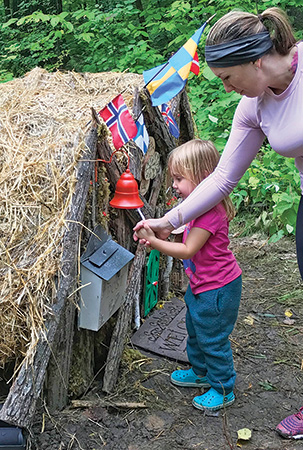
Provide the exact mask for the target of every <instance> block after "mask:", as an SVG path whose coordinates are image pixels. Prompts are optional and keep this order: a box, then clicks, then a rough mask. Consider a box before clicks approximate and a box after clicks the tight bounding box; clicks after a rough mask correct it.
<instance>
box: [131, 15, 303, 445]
mask: <svg viewBox="0 0 303 450" xmlns="http://www.w3.org/2000/svg"><path fill="white" fill-rule="evenodd" d="M205 58H206V61H207V63H208V65H209V67H210V68H211V70H212V71H213V73H214V74H215V75H216V76H218V77H219V78H220V79H221V80H222V82H223V85H224V87H225V90H226V92H232V91H235V92H238V93H239V94H241V95H243V98H242V99H241V101H240V103H239V105H238V107H237V109H236V112H235V115H234V119H233V124H232V129H231V133H230V136H229V139H228V142H227V144H226V147H225V149H224V152H223V154H222V156H221V159H220V162H219V164H218V166H217V168H216V170H215V171H214V172H213V173H212V174H211V175H210V176H209V177H207V178H206V179H205V180H204V181H203V182H202V183H201V184H200V185H199V186H198V187H197V188H196V189H195V190H194V191H193V192H192V193H191V194H190V195H189V197H187V199H185V200H184V201H183V202H182V203H181V204H180V205H178V206H177V207H176V208H174V209H173V210H171V211H169V212H168V213H167V214H166V215H165V216H164V217H162V218H160V219H150V220H147V221H146V222H147V224H148V225H149V227H150V228H152V230H153V231H154V232H155V233H156V234H157V236H158V237H160V238H162V239H164V238H166V237H167V236H168V235H169V234H170V232H171V231H172V230H173V229H175V228H178V227H180V226H181V225H183V224H185V223H187V222H189V221H191V220H192V219H194V218H196V217H198V216H200V215H202V214H204V213H205V212H206V211H208V210H209V209H211V208H212V207H214V206H215V205H216V204H218V203H219V202H221V201H222V199H223V198H224V197H226V196H227V195H228V194H229V193H230V192H231V191H232V190H233V188H234V187H235V186H236V185H237V183H238V182H239V180H240V178H241V177H242V176H243V174H244V173H245V171H246V170H247V168H248V167H249V165H250V163H251V162H252V160H253V159H254V158H255V156H256V155H257V152H258V150H259V149H260V147H261V145H262V143H263V141H264V139H265V137H267V139H268V141H269V143H270V145H271V147H272V148H273V149H274V150H275V151H276V152H277V153H279V154H281V155H284V156H286V157H290V158H295V164H296V166H297V168H298V170H299V171H300V175H301V189H302V193H303V126H302V120H303V119H302V118H303V42H299V43H296V39H295V37H294V35H293V32H292V29H291V26H290V24H289V22H288V20H287V17H286V15H285V14H284V13H283V11H282V10H280V9H279V8H269V9H267V10H265V11H264V12H263V13H262V14H259V15H258V16H256V15H254V14H250V13H246V12H240V11H232V12H230V13H228V14H226V15H225V16H223V17H222V18H221V19H219V20H218V22H216V23H215V25H214V26H213V27H212V28H211V30H210V32H209V35H208V37H207V41H206V47H205ZM302 199H303V197H301V200H300V205H299V209H298V216H297V232H296V246H297V258H298V264H299V270H300V273H301V276H302V278H303V200H302ZM143 223H144V222H143V221H141V222H139V223H138V224H137V225H136V227H135V228H134V230H135V231H136V230H138V229H140V228H141V227H142V226H143ZM135 239H136V236H135ZM140 242H141V241H140ZM142 243H144V241H142ZM302 412H303V409H301V410H300V412H299V413H297V414H294V415H292V416H289V417H287V418H286V419H284V420H283V421H282V422H281V423H280V424H279V425H278V427H277V428H276V430H277V432H278V433H279V434H280V435H282V436H283V437H287V438H295V439H300V438H303V414H302Z"/></svg>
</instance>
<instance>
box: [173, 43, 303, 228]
mask: <svg viewBox="0 0 303 450" xmlns="http://www.w3.org/2000/svg"><path fill="white" fill-rule="evenodd" d="M297 47H298V66H297V70H296V73H295V75H294V78H293V79H292V82H291V83H290V85H289V86H288V88H287V89H286V90H285V91H284V92H282V94H279V95H276V94H274V93H273V92H272V90H271V89H269V88H268V89H267V90H266V91H265V92H264V93H263V94H262V95H261V96H259V97H255V98H248V97H243V98H242V99H241V100H240V103H239V105H238V107H237V109H236V112H235V115H234V119H233V124H232V129H231V133H230V136H229V139H228V141H227V143H226V147H225V149H224V151H223V153H222V156H221V158H220V161H219V164H218V166H217V168H216V170H215V171H214V172H213V173H212V174H211V175H209V176H208V177H207V178H206V179H205V180H204V181H202V183H200V184H199V186H197V187H196V189H195V190H194V191H193V192H192V193H191V194H190V195H189V196H188V197H187V199H186V200H184V201H183V202H182V203H181V204H180V205H178V206H177V207H176V208H174V209H172V210H171V211H169V212H168V213H167V214H166V216H165V217H166V218H167V219H168V220H169V222H170V223H171V224H172V225H173V227H174V228H178V227H179V226H181V225H183V224H185V223H187V222H189V221H190V220H193V219H194V218H196V217H198V216H200V215H202V214H204V213H205V212H206V211H208V210H210V209H211V208H212V207H214V206H215V205H217V204H218V203H219V202H220V201H221V200H222V199H223V198H224V197H226V196H227V195H229V194H230V192H231V191H232V190H233V189H234V187H235V186H236V185H237V183H238V182H239V180H240V179H241V177H242V176H243V175H244V173H245V171H246V170H247V169H248V167H249V165H250V164H251V162H252V160H253V159H254V158H255V157H256V155H257V153H258V151H259V149H260V147H261V145H262V142H263V140H264V139H265V137H267V139H268V141H269V143H270V145H271V147H272V148H273V150H274V151H276V152H277V153H279V154H280V155H283V156H286V157H289V158H295V164H296V167H297V168H298V170H299V171H300V177H301V190H302V194H303V42H300V43H298V44H297Z"/></svg>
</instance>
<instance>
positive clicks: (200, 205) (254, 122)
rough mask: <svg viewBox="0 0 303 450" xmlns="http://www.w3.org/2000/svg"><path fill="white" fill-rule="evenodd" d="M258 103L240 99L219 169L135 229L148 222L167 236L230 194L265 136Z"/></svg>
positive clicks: (162, 235)
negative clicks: (183, 197) (178, 201)
mask: <svg viewBox="0 0 303 450" xmlns="http://www.w3.org/2000/svg"><path fill="white" fill-rule="evenodd" d="M257 105H258V99H257V98H247V97H243V98H242V99H241V101H240V103H239V105H238V107H237V110H236V112H235V116H234V119H233V125H232V129H231V133H230V137H229V139H228V141H227V144H226V147H225V149H224V151H223V153H222V156H221V158H220V161H219V164H218V167H217V168H216V170H215V171H214V172H213V173H212V174H211V175H209V176H208V177H207V178H206V179H205V180H204V181H202V183H200V184H199V186H197V187H196V189H195V190H194V191H193V192H192V193H191V194H190V195H189V196H188V197H187V199H185V200H184V201H183V202H182V203H181V204H180V205H178V206H176V207H175V208H174V209H172V210H171V211H169V212H168V213H167V214H166V215H165V216H163V217H161V218H160V219H149V220H146V221H144V222H143V221H141V222H139V223H138V224H137V225H136V226H135V228H134V230H135V231H137V230H138V229H139V228H140V227H142V226H143V224H144V223H146V224H147V225H149V226H150V227H151V228H152V229H153V230H154V232H155V233H156V235H157V236H158V237H159V238H161V239H165V238H167V237H168V236H169V234H170V233H171V231H172V230H173V229H174V228H178V227H179V226H181V225H183V224H184V223H187V222H189V221H191V220H193V219H195V218H196V217H199V216H200V215H202V214H204V213H205V212H207V211H209V210H210V209H211V208H213V207H214V206H215V205H217V204H218V203H220V202H221V201H222V200H223V198H224V197H226V196H227V195H229V194H230V192H231V191H232V190H233V189H234V187H235V186H236V185H237V184H238V182H239V180H240V179H241V178H242V176H243V175H244V173H245V172H246V170H247V169H248V167H249V166H250V164H251V162H252V160H253V159H254V158H255V157H256V155H257V153H258V151H259V149H260V147H261V145H262V142H263V140H264V138H265V136H264V133H263V132H262V130H261V129H260V126H259V118H258V114H257Z"/></svg>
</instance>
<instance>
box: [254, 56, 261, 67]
mask: <svg viewBox="0 0 303 450" xmlns="http://www.w3.org/2000/svg"><path fill="white" fill-rule="evenodd" d="M253 65H254V66H255V68H256V70H258V69H261V58H259V59H257V60H256V61H254V62H253Z"/></svg>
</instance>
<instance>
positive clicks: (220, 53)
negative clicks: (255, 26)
mask: <svg viewBox="0 0 303 450" xmlns="http://www.w3.org/2000/svg"><path fill="white" fill-rule="evenodd" d="M272 47H273V43H272V40H271V39H270V35H269V33H268V31H263V32H262V33H257V34H253V35H252V36H247V37H244V38H239V39H234V40H233V41H231V42H224V43H222V44H217V45H206V46H205V59H206V62H207V64H208V65H209V66H210V67H232V66H238V65H240V64H245V63H248V62H251V61H256V60H257V59H258V58H261V56H263V55H265V53H267V52H268V51H269V50H270V49H271V48H272Z"/></svg>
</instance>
